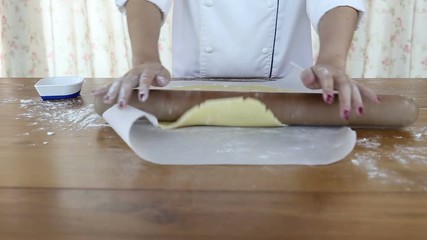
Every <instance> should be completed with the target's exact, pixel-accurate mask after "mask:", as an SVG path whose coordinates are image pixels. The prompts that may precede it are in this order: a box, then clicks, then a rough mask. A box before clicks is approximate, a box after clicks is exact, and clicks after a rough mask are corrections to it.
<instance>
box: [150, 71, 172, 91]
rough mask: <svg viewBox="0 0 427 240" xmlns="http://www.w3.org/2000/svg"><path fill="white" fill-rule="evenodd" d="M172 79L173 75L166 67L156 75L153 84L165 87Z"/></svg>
mask: <svg viewBox="0 0 427 240" xmlns="http://www.w3.org/2000/svg"><path fill="white" fill-rule="evenodd" d="M170 80H171V77H170V74H169V71H168V70H166V69H165V68H162V70H161V71H160V73H159V74H158V75H157V76H156V78H155V80H154V82H153V85H154V86H156V87H164V86H166V85H168V84H169V82H170Z"/></svg>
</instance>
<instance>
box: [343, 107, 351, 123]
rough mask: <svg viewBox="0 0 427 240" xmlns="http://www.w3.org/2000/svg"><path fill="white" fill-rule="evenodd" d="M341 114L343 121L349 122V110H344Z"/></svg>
mask: <svg viewBox="0 0 427 240" xmlns="http://www.w3.org/2000/svg"><path fill="white" fill-rule="evenodd" d="M343 114H344V119H345V120H346V121H348V120H350V110H349V109H345V110H344V112H343Z"/></svg>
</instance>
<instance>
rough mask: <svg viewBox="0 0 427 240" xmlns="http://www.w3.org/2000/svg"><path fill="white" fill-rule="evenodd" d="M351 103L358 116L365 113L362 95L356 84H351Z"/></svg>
mask: <svg viewBox="0 0 427 240" xmlns="http://www.w3.org/2000/svg"><path fill="white" fill-rule="evenodd" d="M351 102H352V104H353V108H354V111H355V112H356V114H357V115H363V114H364V113H365V108H364V106H363V100H362V95H361V94H360V91H359V87H358V86H357V85H356V84H355V83H352V84H351Z"/></svg>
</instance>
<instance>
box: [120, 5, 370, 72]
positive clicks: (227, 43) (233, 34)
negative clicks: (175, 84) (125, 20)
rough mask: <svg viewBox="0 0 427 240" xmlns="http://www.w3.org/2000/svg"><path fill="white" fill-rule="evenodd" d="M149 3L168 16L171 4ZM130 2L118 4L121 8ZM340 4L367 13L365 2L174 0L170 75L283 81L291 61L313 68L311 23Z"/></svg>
mask: <svg viewBox="0 0 427 240" xmlns="http://www.w3.org/2000/svg"><path fill="white" fill-rule="evenodd" d="M149 1H150V2H152V3H153V4H155V5H156V6H157V7H158V8H159V9H160V10H161V11H162V12H163V15H164V16H165V15H166V14H167V13H168V12H169V10H170V8H171V6H172V2H173V1H172V0H149ZM126 2H127V0H116V4H117V5H118V6H119V8H120V9H121V10H124V6H125V4H126ZM338 6H350V7H353V8H355V9H356V10H358V11H359V12H363V11H364V5H363V0H177V1H174V3H173V27H172V32H173V36H172V38H173V41H172V49H173V50H172V54H173V56H172V61H173V67H172V76H174V77H284V76H286V74H287V73H288V72H289V70H290V68H291V65H290V63H291V62H293V63H296V64H298V65H300V66H302V67H304V68H307V67H310V66H311V65H312V64H313V57H312V56H313V54H312V42H311V28H310V22H311V24H312V25H313V27H314V28H315V29H316V30H317V26H318V24H319V21H320V19H321V17H322V16H323V15H324V14H325V13H326V12H328V11H329V10H331V9H333V8H335V7H338ZM359 16H361V14H359ZM134 44H135V43H134Z"/></svg>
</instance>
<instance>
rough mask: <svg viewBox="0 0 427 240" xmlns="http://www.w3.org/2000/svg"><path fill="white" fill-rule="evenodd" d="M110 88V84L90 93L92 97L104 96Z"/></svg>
mask: <svg viewBox="0 0 427 240" xmlns="http://www.w3.org/2000/svg"><path fill="white" fill-rule="evenodd" d="M110 87H111V84H110V85H108V86H107V87H103V88H101V89H96V90H93V91H92V92H91V93H92V96H94V97H99V96H104V95H105V94H106V93H107V92H108V89H110Z"/></svg>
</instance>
